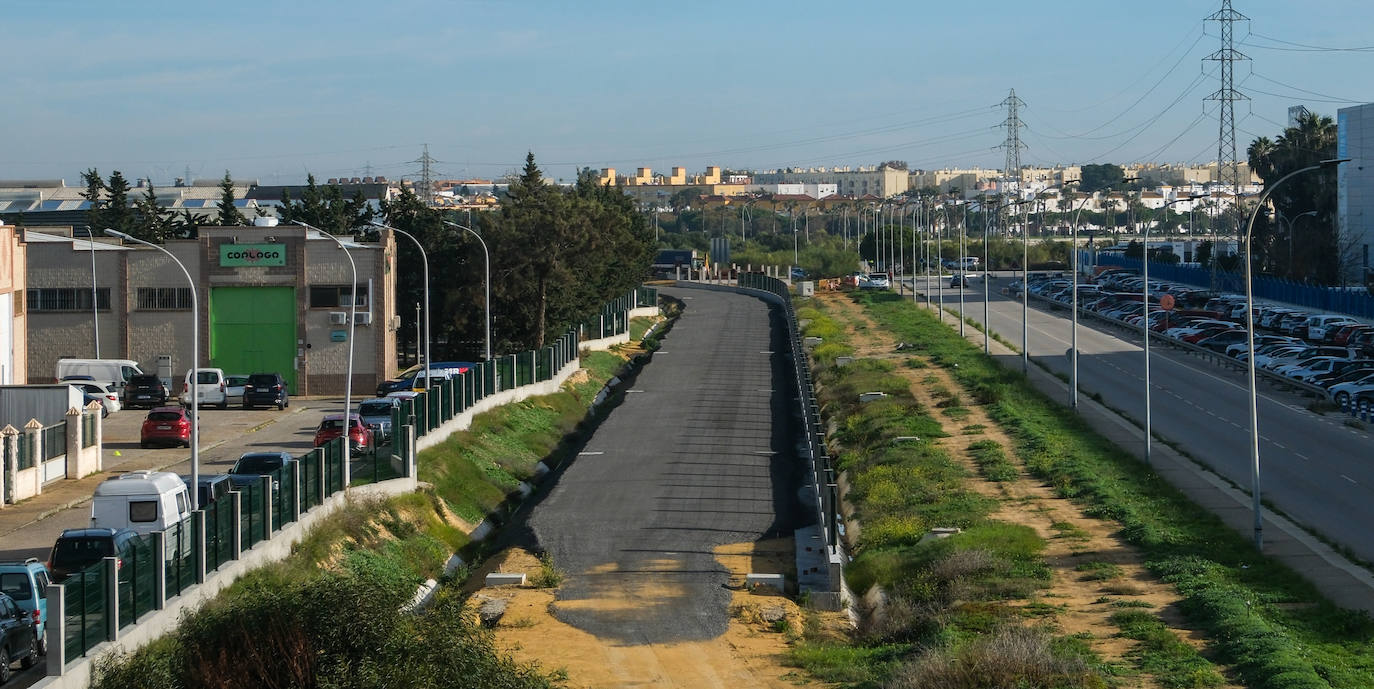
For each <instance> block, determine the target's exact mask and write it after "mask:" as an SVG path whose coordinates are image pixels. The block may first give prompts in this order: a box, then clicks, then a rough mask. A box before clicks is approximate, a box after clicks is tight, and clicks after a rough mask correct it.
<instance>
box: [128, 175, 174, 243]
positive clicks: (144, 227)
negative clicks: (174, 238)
mask: <svg viewBox="0 0 1374 689" xmlns="http://www.w3.org/2000/svg"><path fill="white" fill-rule="evenodd" d="M134 215H136V216H137V217H138V235H137V236H138V237H139V238H142V239H146V240H147V241H150V242H153V243H155V244H161V243H163V242H165V241H167V238H168V237H169V236H171V234H172V229H173V228H172V221H171V219H170V218H168V217H167V216H168V213H167V210H166V209H164V208H163V207H162V204H160V203H158V201H157V192H156V191H155V190H154V189H153V182H152V180H147V186H145V187H144V189H143V196H141V197H139V198H138V199H136V200H135V201H134Z"/></svg>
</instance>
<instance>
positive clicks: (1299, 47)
mask: <svg viewBox="0 0 1374 689" xmlns="http://www.w3.org/2000/svg"><path fill="white" fill-rule="evenodd" d="M1250 36H1254V37H1255V38H1260V39H1263V40H1266V41H1272V42H1274V43H1282V44H1284V45H1289V46H1295V47H1292V48H1280V47H1277V46H1266V45H1258V44H1255V43H1250V42H1248V41H1242V43H1243V44H1244V45H1247V46H1250V47H1252V48H1261V49H1264V50H1287V51H1291V52H1297V53H1304V52H1307V53H1368V52H1374V46H1361V47H1358V48H1331V47H1328V46H1320V45H1307V44H1304V43H1294V42H1292V41H1285V40H1283V39H1281V38H1274V37H1273V36H1265V35H1264V34H1260V33H1255V32H1254V31H1251V32H1250ZM1247 38H1248V37H1247Z"/></svg>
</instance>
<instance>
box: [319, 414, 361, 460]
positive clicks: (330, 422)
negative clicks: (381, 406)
mask: <svg viewBox="0 0 1374 689" xmlns="http://www.w3.org/2000/svg"><path fill="white" fill-rule="evenodd" d="M341 435H343V414H329V415H327V416H325V417H324V420H323V421H321V422H320V427H319V428H318V429H316V430H315V447H319V446H321V445H323V444H325V443H327V442H329V441H331V440H333V439H335V438H337V437H339V436H341ZM348 444H349V446H350V447H351V448H352V450H353V452H355V453H361V452H368V451H370V450H371V449H372V429H370V428H368V427H367V425H366V424H364V423H363V417H361V416H358V415H357V414H349V415H348Z"/></svg>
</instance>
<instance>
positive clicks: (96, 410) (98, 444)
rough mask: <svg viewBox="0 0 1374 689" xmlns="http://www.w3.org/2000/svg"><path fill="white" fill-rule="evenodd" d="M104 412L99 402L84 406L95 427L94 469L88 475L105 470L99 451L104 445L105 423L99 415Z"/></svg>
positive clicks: (102, 455) (102, 453) (102, 456)
mask: <svg viewBox="0 0 1374 689" xmlns="http://www.w3.org/2000/svg"><path fill="white" fill-rule="evenodd" d="M103 410H104V407H102V406H101V404H100V403H99V402H95V401H92V402H91V403H90V404H88V405H86V411H88V412H90V413H91V417H92V419H93V420H94V427H95V469H93V470H91V472H90V473H93V474H94V473H97V472H101V471H104V470H105V453H104V452H102V451H101V448H103V447H104V446H105V445H104V443H105V421H104V419H102V418H101V416H100V413H101V411H103Z"/></svg>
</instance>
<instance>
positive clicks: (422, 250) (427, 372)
mask: <svg viewBox="0 0 1374 689" xmlns="http://www.w3.org/2000/svg"><path fill="white" fill-rule="evenodd" d="M372 226H373V227H380V228H385V229H388V230H391V231H392V232H395V233H396V234H399V235H401V236H402V237H405V238H406V239H409V240H410V241H412V242H415V248H417V249H419V250H420V260H421V261H422V262H423V266H424V267H423V271H424V274H423V278H424V281H425V390H429V387H430V370H429V368H430V366H433V365H434V358H433V357H432V356H430V353H429V345H430V342H432V341H433V337H432V336H431V335H430V330H429V254H427V253H425V247H424V245H422V244H420V240H418V239H416V238H415V235H413V234H411V233H409V232H406V231H405V230H400V229H397V228H395V227H392V226H390V225H383V224H382V223H379V222H374V223H372Z"/></svg>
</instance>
